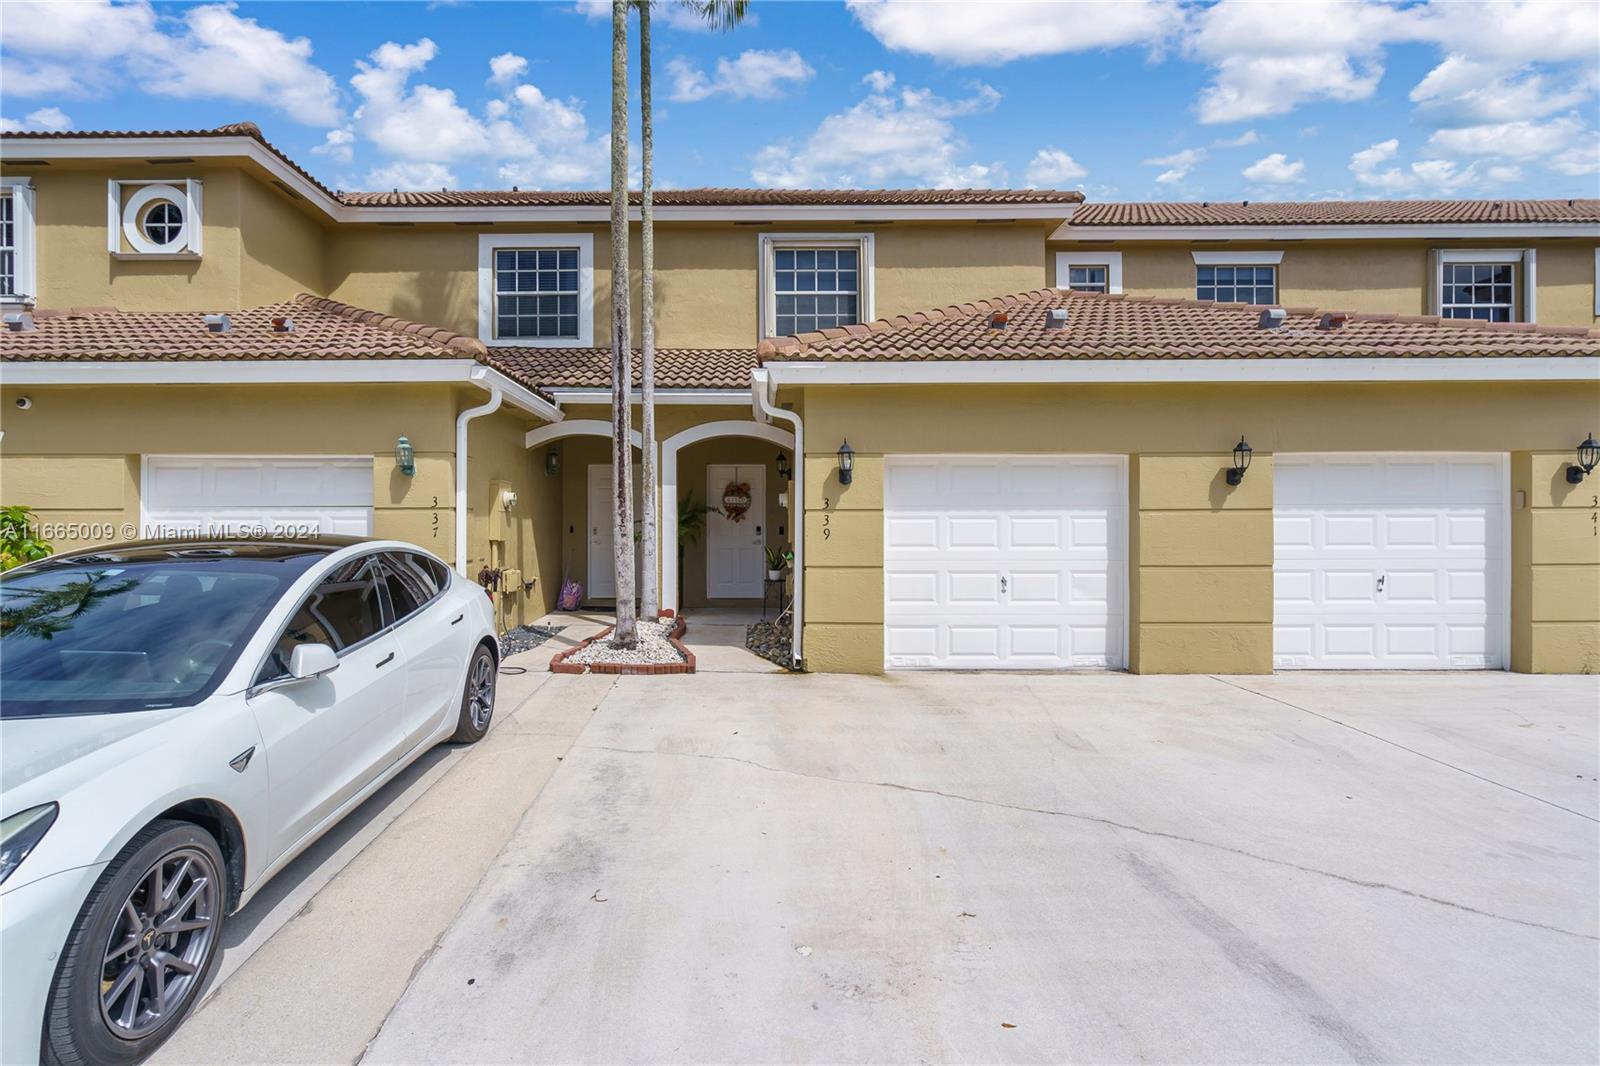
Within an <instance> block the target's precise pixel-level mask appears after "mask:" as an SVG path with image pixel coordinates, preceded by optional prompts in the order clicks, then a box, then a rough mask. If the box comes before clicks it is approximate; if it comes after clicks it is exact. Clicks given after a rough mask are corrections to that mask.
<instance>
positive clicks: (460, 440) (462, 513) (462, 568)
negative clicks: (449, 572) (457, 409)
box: [456, 385, 505, 578]
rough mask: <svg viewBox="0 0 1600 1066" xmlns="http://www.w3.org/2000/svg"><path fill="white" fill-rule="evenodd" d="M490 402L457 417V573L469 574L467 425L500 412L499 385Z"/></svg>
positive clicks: (491, 389)
mask: <svg viewBox="0 0 1600 1066" xmlns="http://www.w3.org/2000/svg"><path fill="white" fill-rule="evenodd" d="M488 389H489V402H488V403H483V404H479V405H478V406H477V407H469V408H467V409H466V410H465V411H462V412H461V413H460V414H459V415H457V416H456V573H458V574H460V575H461V576H462V577H465V578H470V577H471V576H472V575H470V574H468V573H467V423H468V422H471V421H472V420H473V419H474V418H481V417H483V416H484V415H492V414H494V413H495V412H496V411H498V410H500V401H501V400H503V399H505V394H504V393H502V392H501V391H500V386H499V385H490V386H488Z"/></svg>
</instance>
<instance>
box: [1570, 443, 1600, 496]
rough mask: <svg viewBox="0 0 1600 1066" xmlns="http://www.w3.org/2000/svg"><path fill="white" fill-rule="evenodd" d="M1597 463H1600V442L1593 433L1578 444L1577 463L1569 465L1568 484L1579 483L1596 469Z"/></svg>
mask: <svg viewBox="0 0 1600 1066" xmlns="http://www.w3.org/2000/svg"><path fill="white" fill-rule="evenodd" d="M1596 463H1600V442H1596V441H1595V439H1594V434H1593V433H1591V434H1589V436H1588V439H1586V440H1585V441H1584V442H1583V443H1582V444H1580V445H1578V462H1577V465H1576V466H1569V467H1567V484H1569V485H1576V484H1578V483H1579V482H1580V481H1582V480H1583V479H1584V477H1585V476H1587V475H1588V474H1589V473H1591V472H1592V471H1593V470H1594V468H1595V464H1596Z"/></svg>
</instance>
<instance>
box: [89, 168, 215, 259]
mask: <svg viewBox="0 0 1600 1066" xmlns="http://www.w3.org/2000/svg"><path fill="white" fill-rule="evenodd" d="M107 197H108V201H109V212H108V213H109V229H110V232H109V234H108V235H107V248H108V249H109V251H110V252H111V254H112V255H114V256H116V257H118V258H139V257H165V258H183V259H192V258H194V257H196V256H198V255H199V254H200V234H201V229H200V182H199V181H197V180H194V179H187V180H183V181H116V180H113V181H111V182H110V183H109V186H108V192H107Z"/></svg>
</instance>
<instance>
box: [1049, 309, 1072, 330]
mask: <svg viewBox="0 0 1600 1066" xmlns="http://www.w3.org/2000/svg"><path fill="white" fill-rule="evenodd" d="M1044 328H1045V329H1066V328H1067V309H1066V308H1065V307H1052V308H1050V310H1048V311H1046V312H1045V313H1044Z"/></svg>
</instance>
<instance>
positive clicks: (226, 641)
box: [0, 549, 315, 718]
mask: <svg viewBox="0 0 1600 1066" xmlns="http://www.w3.org/2000/svg"><path fill="white" fill-rule="evenodd" d="M314 560H315V556H314V555H308V554H306V553H297V554H291V553H283V554H274V553H266V552H259V551H257V552H250V551H247V550H246V551H234V550H231V549H210V550H209V551H205V550H201V551H195V550H182V549H172V550H165V551H151V550H143V551H138V552H129V553H124V554H118V553H116V552H114V551H107V552H106V553H104V554H99V555H94V556H78V557H72V558H67V559H62V560H60V561H52V562H46V563H43V564H39V565H37V566H33V567H29V568H27V569H25V570H22V571H17V572H14V573H12V574H8V575H6V576H5V578H4V579H3V580H0V716H3V717H6V718H20V717H41V716H50V715H64V714H108V713H117V712H123V711H140V710H153V709H157V708H163V707H181V706H188V705H192V704H194V703H197V702H199V701H200V700H202V699H204V698H205V697H206V696H208V695H210V694H211V692H212V690H213V689H215V688H216V686H217V685H218V684H220V683H221V681H222V678H223V677H224V676H225V675H226V674H227V672H228V670H229V668H230V667H231V666H232V665H233V662H234V660H235V659H237V658H238V656H239V652H240V651H241V650H242V647H243V645H244V644H245V643H246V642H247V641H248V640H249V638H250V636H251V634H253V633H254V632H255V630H256V628H257V627H258V626H259V625H260V624H261V620H262V619H263V618H264V617H265V616H266V614H267V612H268V611H269V610H270V609H271V608H272V605H273V604H274V603H276V602H277V600H278V598H279V597H280V596H281V595H282V594H283V592H284V591H285V590H286V589H287V588H288V587H289V586H290V585H291V584H292V583H293V582H294V580H295V579H296V578H297V577H299V576H300V574H301V573H303V572H304V571H305V569H306V567H307V566H308V565H309V564H310V563H311V562H313V561H314Z"/></svg>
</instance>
